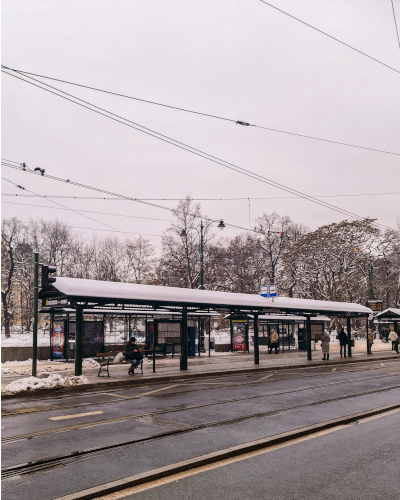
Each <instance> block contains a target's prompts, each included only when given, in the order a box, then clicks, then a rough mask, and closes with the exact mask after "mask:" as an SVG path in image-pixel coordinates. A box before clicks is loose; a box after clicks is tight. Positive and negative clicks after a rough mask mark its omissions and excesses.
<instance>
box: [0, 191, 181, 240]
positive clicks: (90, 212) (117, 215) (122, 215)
mask: <svg viewBox="0 0 400 500" xmlns="http://www.w3.org/2000/svg"><path fill="white" fill-rule="evenodd" d="M15 196H16V195H15ZM20 196H21V195H20ZM32 196H35V197H36V195H32ZM39 198H44V199H46V200H49V201H51V200H50V197H49V196H39ZM51 198H53V196H52V197H51ZM54 198H55V197H54ZM1 203H7V204H11V205H22V206H24V207H39V208H49V207H47V206H45V205H33V204H32V203H17V202H15V201H3V200H2V201H1ZM55 210H70V209H69V208H55ZM81 212H84V213H89V214H99V215H112V216H115V217H129V218H132V219H146V220H155V221H161V222H171V221H170V220H168V219H153V218H151V217H138V216H137V215H125V214H110V213H108V212H93V211H92V210H79V213H81ZM93 220H94V219H93ZM128 232H129V231H128Z"/></svg>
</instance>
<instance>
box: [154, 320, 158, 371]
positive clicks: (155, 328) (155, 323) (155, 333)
mask: <svg viewBox="0 0 400 500" xmlns="http://www.w3.org/2000/svg"><path fill="white" fill-rule="evenodd" d="M157 329H158V326H157V321H156V320H155V319H153V373H155V371H156V335H158V333H157Z"/></svg>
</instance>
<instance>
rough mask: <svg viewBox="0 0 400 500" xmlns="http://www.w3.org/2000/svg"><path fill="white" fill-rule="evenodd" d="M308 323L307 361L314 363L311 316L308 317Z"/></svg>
mask: <svg viewBox="0 0 400 500" xmlns="http://www.w3.org/2000/svg"><path fill="white" fill-rule="evenodd" d="M306 317H307V321H306V325H307V359H308V361H312V353H311V317H310V316H309V315H307V316H306Z"/></svg>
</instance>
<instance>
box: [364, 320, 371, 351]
mask: <svg viewBox="0 0 400 500" xmlns="http://www.w3.org/2000/svg"><path fill="white" fill-rule="evenodd" d="M365 327H366V329H367V354H371V349H370V343H369V341H368V316H366V318H365Z"/></svg>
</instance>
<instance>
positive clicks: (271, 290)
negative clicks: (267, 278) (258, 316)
mask: <svg viewBox="0 0 400 500" xmlns="http://www.w3.org/2000/svg"><path fill="white" fill-rule="evenodd" d="M260 295H261V297H266V298H267V299H268V298H270V297H271V298H274V297H277V296H278V287H277V286H276V285H263V286H260Z"/></svg>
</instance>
